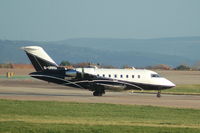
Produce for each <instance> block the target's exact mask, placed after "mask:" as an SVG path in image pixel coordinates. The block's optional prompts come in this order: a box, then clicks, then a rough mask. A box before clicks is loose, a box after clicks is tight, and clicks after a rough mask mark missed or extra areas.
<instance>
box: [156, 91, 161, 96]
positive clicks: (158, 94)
mask: <svg viewBox="0 0 200 133" xmlns="http://www.w3.org/2000/svg"><path fill="white" fill-rule="evenodd" d="M157 97H158V98H160V97H161V90H158V93H157Z"/></svg>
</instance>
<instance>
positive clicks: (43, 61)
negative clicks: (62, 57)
mask: <svg viewBox="0 0 200 133" xmlns="http://www.w3.org/2000/svg"><path fill="white" fill-rule="evenodd" d="M22 49H23V50H24V51H25V52H26V54H27V56H28V57H29V59H30V61H31V63H32V64H33V66H34V68H35V70H36V71H42V70H44V69H45V68H46V67H49V66H54V67H58V65H57V64H56V63H55V62H54V61H53V60H52V58H51V57H49V55H48V54H47V53H46V52H45V51H44V49H43V48H42V47H39V46H26V47H22Z"/></svg>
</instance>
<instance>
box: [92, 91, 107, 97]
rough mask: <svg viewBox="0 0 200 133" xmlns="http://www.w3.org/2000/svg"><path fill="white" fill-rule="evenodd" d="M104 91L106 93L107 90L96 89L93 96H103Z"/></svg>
mask: <svg viewBox="0 0 200 133" xmlns="http://www.w3.org/2000/svg"><path fill="white" fill-rule="evenodd" d="M103 93H105V92H101V91H94V92H93V96H102V95H103Z"/></svg>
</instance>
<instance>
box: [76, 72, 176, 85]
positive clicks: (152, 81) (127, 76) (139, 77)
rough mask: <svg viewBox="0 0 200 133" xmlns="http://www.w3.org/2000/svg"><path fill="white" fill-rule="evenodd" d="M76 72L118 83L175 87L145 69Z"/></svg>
mask: <svg viewBox="0 0 200 133" xmlns="http://www.w3.org/2000/svg"><path fill="white" fill-rule="evenodd" d="M76 71H78V72H84V73H88V74H92V75H96V76H98V77H102V78H108V79H114V80H119V81H127V82H133V83H140V84H148V85H158V86H168V87H174V86H175V84H174V83H172V82H171V81H169V80H167V79H166V78H163V77H160V76H159V75H158V74H157V73H156V72H154V71H150V70H145V69H99V68H77V69H76Z"/></svg>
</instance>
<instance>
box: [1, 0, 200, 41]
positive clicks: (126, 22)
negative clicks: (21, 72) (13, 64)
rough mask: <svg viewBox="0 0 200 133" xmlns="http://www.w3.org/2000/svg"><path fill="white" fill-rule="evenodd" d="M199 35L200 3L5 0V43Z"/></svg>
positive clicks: (173, 0)
mask: <svg viewBox="0 0 200 133" xmlns="http://www.w3.org/2000/svg"><path fill="white" fill-rule="evenodd" d="M180 36H200V0H0V39H10V40H37V41H54V40H64V39H68V38H85V37H86V38H159V37H180Z"/></svg>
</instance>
